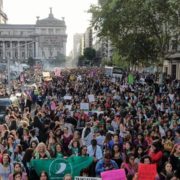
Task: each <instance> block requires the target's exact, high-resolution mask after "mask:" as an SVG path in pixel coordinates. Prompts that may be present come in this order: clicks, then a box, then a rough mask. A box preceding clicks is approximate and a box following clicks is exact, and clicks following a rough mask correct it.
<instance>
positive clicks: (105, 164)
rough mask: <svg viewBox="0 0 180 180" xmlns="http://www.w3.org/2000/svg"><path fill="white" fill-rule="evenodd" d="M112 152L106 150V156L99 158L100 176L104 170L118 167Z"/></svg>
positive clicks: (98, 171) (97, 170) (98, 174)
mask: <svg viewBox="0 0 180 180" xmlns="http://www.w3.org/2000/svg"><path fill="white" fill-rule="evenodd" d="M111 158H112V157H111V153H110V152H105V154H104V158H103V159H101V160H99V161H98V162H97V164H96V175H97V176H98V177H99V176H100V174H101V173H102V172H104V171H108V170H113V169H118V168H119V167H118V165H117V163H116V162H115V161H114V160H112V159H111Z"/></svg>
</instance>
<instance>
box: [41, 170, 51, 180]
mask: <svg viewBox="0 0 180 180" xmlns="http://www.w3.org/2000/svg"><path fill="white" fill-rule="evenodd" d="M48 179H49V178H48V174H47V172H45V171H42V172H41V174H40V180H48Z"/></svg>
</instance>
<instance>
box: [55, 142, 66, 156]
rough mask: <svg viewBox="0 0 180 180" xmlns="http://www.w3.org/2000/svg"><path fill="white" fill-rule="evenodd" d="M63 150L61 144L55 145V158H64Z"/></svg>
mask: <svg viewBox="0 0 180 180" xmlns="http://www.w3.org/2000/svg"><path fill="white" fill-rule="evenodd" d="M63 156H64V155H63V148H62V145H61V144H60V143H57V144H56V145H55V150H54V155H53V157H54V158H63Z"/></svg>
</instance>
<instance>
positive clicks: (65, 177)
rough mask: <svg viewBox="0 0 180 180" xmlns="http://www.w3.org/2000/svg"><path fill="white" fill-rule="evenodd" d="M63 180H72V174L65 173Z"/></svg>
mask: <svg viewBox="0 0 180 180" xmlns="http://www.w3.org/2000/svg"><path fill="white" fill-rule="evenodd" d="M64 180H72V176H71V175H70V174H66V175H65V176H64Z"/></svg>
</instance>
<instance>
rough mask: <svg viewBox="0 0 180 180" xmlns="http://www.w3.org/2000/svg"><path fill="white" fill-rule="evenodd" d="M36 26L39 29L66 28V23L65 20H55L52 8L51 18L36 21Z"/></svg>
mask: <svg viewBox="0 0 180 180" xmlns="http://www.w3.org/2000/svg"><path fill="white" fill-rule="evenodd" d="M36 26H38V27H52V26H53V27H63V26H64V27H65V26H66V25H65V21H64V18H63V19H62V20H60V19H56V18H54V15H53V13H52V8H50V13H49V17H48V18H45V19H41V20H39V18H38V19H37V21H36Z"/></svg>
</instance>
